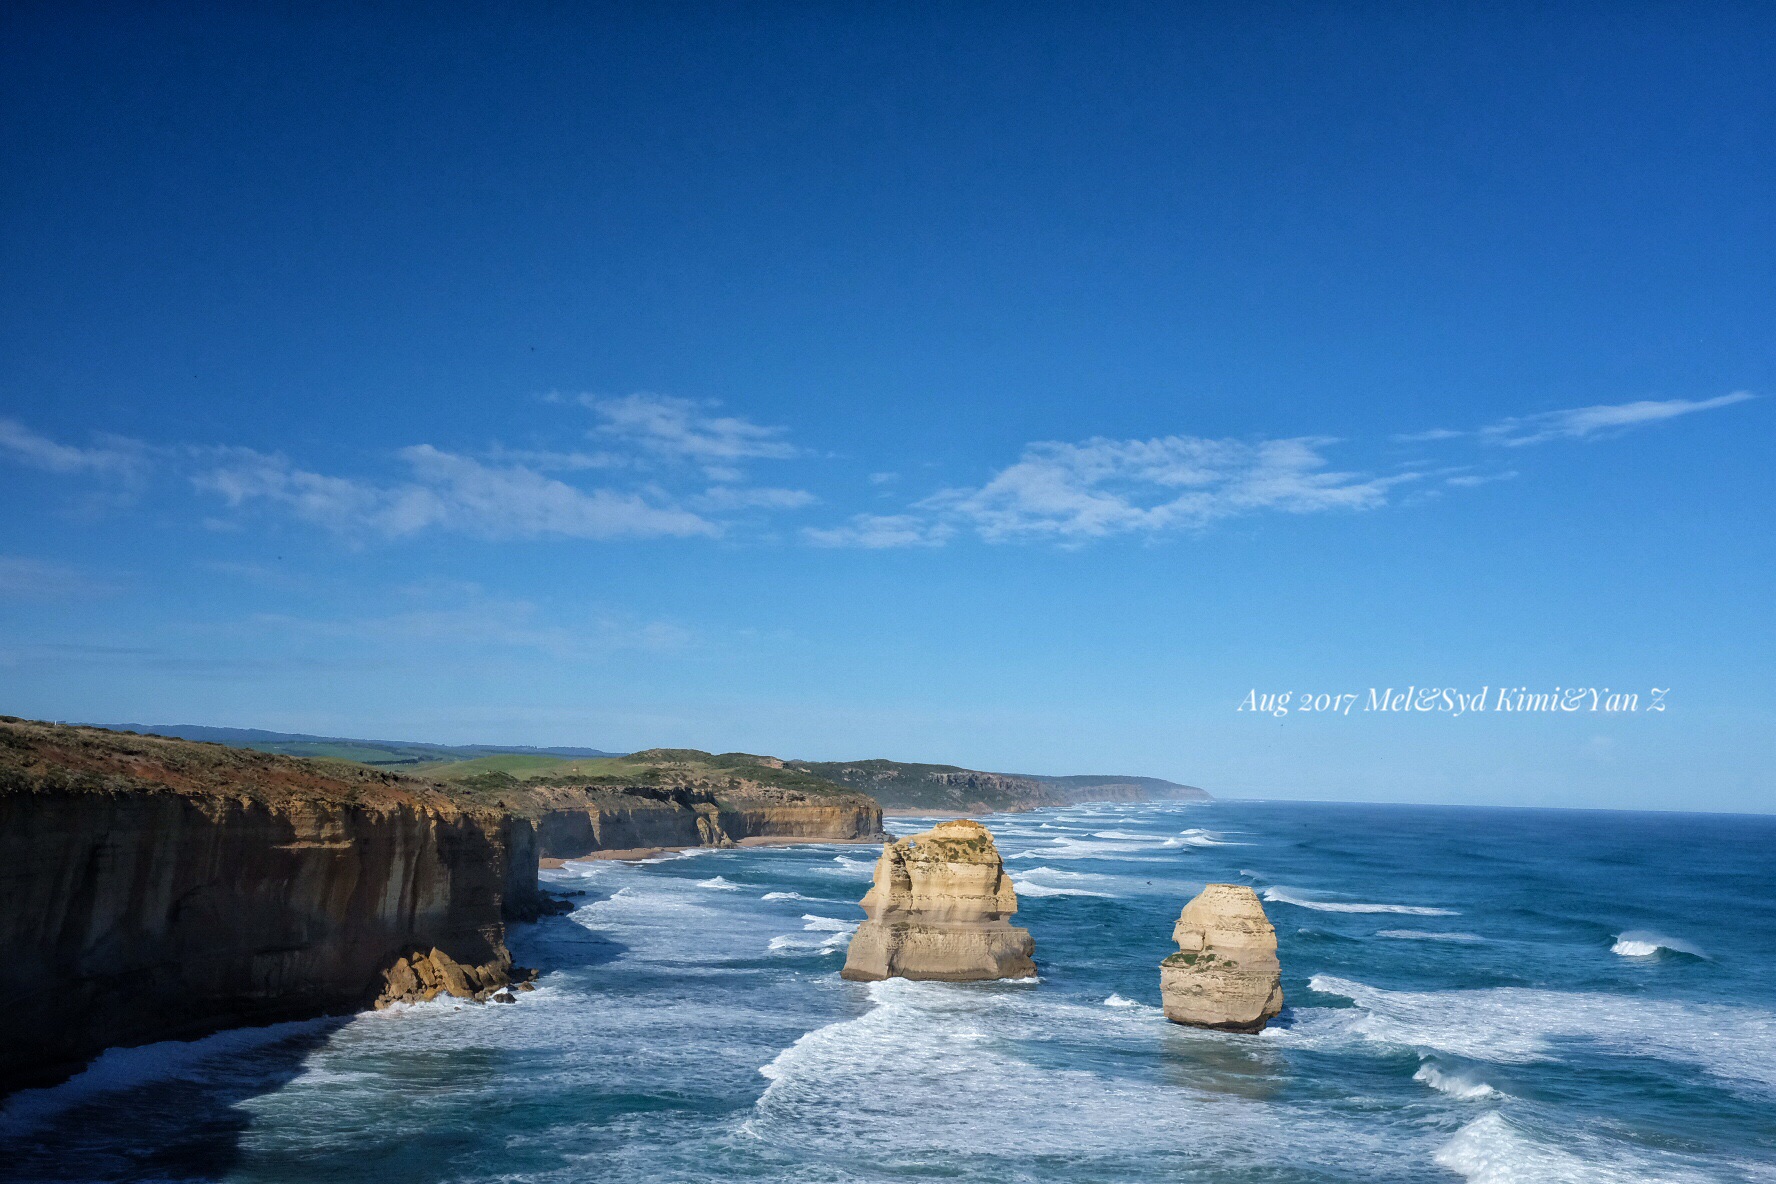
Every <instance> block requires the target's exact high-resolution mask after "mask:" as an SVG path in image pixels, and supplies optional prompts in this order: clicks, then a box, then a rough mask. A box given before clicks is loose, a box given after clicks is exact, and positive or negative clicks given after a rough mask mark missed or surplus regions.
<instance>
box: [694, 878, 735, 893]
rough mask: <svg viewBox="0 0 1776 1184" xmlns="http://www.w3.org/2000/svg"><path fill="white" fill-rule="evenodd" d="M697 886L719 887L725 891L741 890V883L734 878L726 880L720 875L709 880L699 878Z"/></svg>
mask: <svg viewBox="0 0 1776 1184" xmlns="http://www.w3.org/2000/svg"><path fill="white" fill-rule="evenodd" d="M697 887H699V888H719V889H721V890H722V891H723V892H738V891H739V890H740V885H738V884H736V883H734V882H733V881H732V880H724V879H722V878H721V877H720V876H712V877H711V878H709V879H707V880H698V881H697Z"/></svg>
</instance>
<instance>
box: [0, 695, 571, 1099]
mask: <svg viewBox="0 0 1776 1184" xmlns="http://www.w3.org/2000/svg"><path fill="white" fill-rule="evenodd" d="M536 863H537V854H536V842H535V836H534V833H533V832H532V829H531V825H530V823H529V822H528V821H527V820H524V819H518V818H512V817H510V816H502V815H500V814H497V813H495V812H492V811H486V810H480V809H470V808H463V807H460V806H458V805H456V804H455V803H453V802H452V801H450V800H449V799H448V798H446V797H445V796H443V795H442V794H441V793H440V792H438V791H437V790H436V788H435V787H430V786H427V785H425V784H422V783H419V782H415V781H411V780H408V779H405V778H399V777H395V776H392V775H389V774H384V773H376V772H372V771H370V770H367V769H366V770H352V769H350V768H347V767H343V766H341V767H338V768H335V767H333V766H328V765H322V764H318V763H314V762H307V761H299V760H294V759H292V758H288V757H276V756H272V755H270V754H265V753H253V752H243V751H240V750H236V749H228V748H222V747H220V746H218V745H211V744H195V743H191V742H187V741H178V740H165V739H160V738H155V737H138V736H127V735H121V734H118V733H108V732H101V731H97V730H94V729H87V728H70V727H53V726H51V725H47V724H33V723H29V722H25V721H8V720H0V950H4V951H5V958H4V959H3V960H0V994H4V995H5V997H6V998H7V999H8V1000H9V1003H8V1006H7V1007H6V1008H5V1009H4V1010H3V1011H0V1093H3V1092H5V1091H6V1090H7V1089H9V1088H14V1087H17V1086H22V1085H38V1084H48V1083H50V1082H53V1081H54V1080H57V1079H58V1078H60V1077H62V1076H65V1075H66V1074H68V1073H70V1072H72V1071H74V1070H76V1069H78V1068H79V1067H80V1065H81V1064H82V1063H83V1062H84V1061H85V1060H86V1059H87V1058H89V1057H91V1056H92V1055H94V1054H95V1053H97V1052H99V1051H100V1050H101V1049H103V1048H106V1047H108V1046H111V1045H120V1044H124V1045H127V1044H139V1043H144V1042H148V1041H155V1040H166V1039H173V1038H179V1039H187V1038H191V1037H195V1036H201V1035H203V1034H205V1033H207V1032H211V1031H214V1030H216V1029H217V1028H221V1027H227V1026H231V1025H235V1024H258V1023H270V1022H274V1021H277V1020H287V1019H300V1018H306V1017H309V1016H314V1015H321V1014H326V1013H329V1012H344V1011H351V1010H354V1009H357V1008H360V1007H364V1006H367V1005H369V1004H371V1003H372V1002H373V1001H375V1000H377V999H378V997H379V996H380V995H383V994H386V993H387V992H388V991H389V988H390V975H391V974H397V973H400V972H399V971H398V967H399V966H400V965H401V964H402V963H405V964H406V966H407V970H406V972H405V973H406V975H408V976H411V977H412V979H413V982H414V986H413V988H412V989H413V990H414V994H413V997H415V998H419V997H423V996H424V994H425V991H426V990H429V989H430V984H431V982H433V981H436V982H437V983H441V984H443V991H444V992H445V993H451V994H460V993H462V991H464V990H466V991H467V994H466V995H463V997H465V998H475V997H477V996H478V995H479V994H480V993H481V992H483V991H486V990H487V989H489V988H490V987H495V986H497V985H498V984H499V983H501V982H504V981H506V979H507V978H509V977H513V971H512V965H511V956H510V954H509V953H508V952H507V949H506V945H505V920H506V916H507V912H508V910H509V909H511V908H516V907H522V908H524V909H525V910H526V911H527V912H536V911H539V909H540V906H539V905H538V903H537V900H538V894H537V891H536ZM416 957H417V959H418V961H419V963H420V965H415V958H416Z"/></svg>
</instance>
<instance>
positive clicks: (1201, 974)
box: [1159, 884, 1283, 1032]
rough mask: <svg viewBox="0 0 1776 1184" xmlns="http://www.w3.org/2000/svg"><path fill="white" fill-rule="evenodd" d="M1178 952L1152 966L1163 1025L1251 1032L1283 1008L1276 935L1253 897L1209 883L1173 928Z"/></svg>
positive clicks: (1229, 886)
mask: <svg viewBox="0 0 1776 1184" xmlns="http://www.w3.org/2000/svg"><path fill="white" fill-rule="evenodd" d="M1172 940H1173V941H1175V942H1177V943H1178V952H1177V953H1175V954H1173V955H1172V956H1171V957H1169V958H1167V959H1166V960H1165V961H1163V962H1161V963H1160V964H1159V990H1160V997H1161V1001H1162V1002H1163V1003H1164V1005H1165V1015H1166V1018H1167V1019H1168V1020H1171V1021H1172V1022H1173V1023H1177V1024H1190V1025H1193V1026H1195V1027H1198V1028H1217V1029H1219V1030H1221V1031H1224V1032H1258V1031H1262V1030H1263V1028H1264V1025H1265V1024H1267V1023H1269V1022H1270V1020H1271V1019H1272V1018H1273V1017H1275V1016H1276V1015H1277V1013H1278V1012H1280V1011H1282V1009H1283V986H1282V981H1283V970H1282V966H1281V964H1279V963H1278V962H1277V939H1276V930H1275V929H1274V928H1272V927H1271V924H1270V918H1268V917H1266V916H1265V915H1264V905H1263V904H1262V903H1260V901H1259V900H1258V894H1257V893H1256V892H1253V891H1252V890H1251V889H1250V888H1247V887H1246V886H1245V885H1243V884H1210V885H1208V886H1207V887H1206V888H1204V889H1203V890H1202V891H1201V892H1200V893H1198V894H1197V895H1196V897H1195V898H1194V899H1193V900H1191V902H1190V903H1189V904H1187V905H1185V906H1184V911H1183V912H1182V913H1180V914H1179V915H1178V923H1177V924H1176V925H1175V926H1173V927H1172Z"/></svg>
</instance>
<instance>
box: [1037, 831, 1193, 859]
mask: <svg viewBox="0 0 1776 1184" xmlns="http://www.w3.org/2000/svg"><path fill="white" fill-rule="evenodd" d="M1169 841H1170V840H1168V839H1163V838H1159V837H1158V836H1154V835H1144V836H1142V837H1141V839H1140V840H1139V841H1134V840H1130V839H1097V840H1092V839H1082V838H1074V837H1072V836H1071V835H1062V836H1061V837H1060V838H1057V839H1055V840H1053V842H1051V843H1049V844H1047V845H1045V846H1041V847H1031V848H1029V849H1028V850H1024V851H1013V852H1010V853H1009V854H1007V855H1006V856H1005V858H1007V859H1104V858H1113V859H1123V860H1130V859H1142V858H1149V857H1145V856H1143V855H1142V854H1141V852H1144V851H1160V850H1163V849H1164V848H1165V846H1166V844H1167V843H1168V842H1169Z"/></svg>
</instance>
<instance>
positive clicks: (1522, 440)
mask: <svg viewBox="0 0 1776 1184" xmlns="http://www.w3.org/2000/svg"><path fill="white" fill-rule="evenodd" d="M1755 397H1756V396H1754V395H1753V394H1752V393H1751V392H1750V391H1734V392H1733V393H1732V394H1729V395H1721V396H1719V397H1717V398H1713V399H1665V400H1653V399H1643V400H1641V401H1640V402H1637V403H1616V404H1604V405H1600V406H1596V407H1574V408H1572V409H1570V410H1567V411H1549V412H1545V413H1543V414H1541V415H1527V416H1524V417H1522V418H1520V419H1505V420H1500V421H1499V422H1498V423H1495V424H1493V425H1491V426H1490V427H1484V428H1481V429H1480V438H1481V439H1482V440H1484V441H1486V442H1487V443H1489V444H1503V445H1505V446H1506V447H1509V448H1518V447H1521V446H1523V445H1525V444H1541V443H1544V442H1546V441H1548V440H1584V439H1588V438H1589V437H1592V436H1597V435H1602V434H1605V433H1614V432H1617V431H1621V430H1625V429H1627V428H1633V427H1639V426H1641V425H1643V424H1649V423H1659V422H1661V421H1663V420H1667V419H1675V418H1677V417H1678V416H1680V415H1693V414H1695V413H1696V412H1698V411H1712V410H1714V409H1715V408H1717V407H1731V406H1732V405H1733V404H1735V403H1744V402H1746V401H1748V400H1750V399H1753V398H1755Z"/></svg>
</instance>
